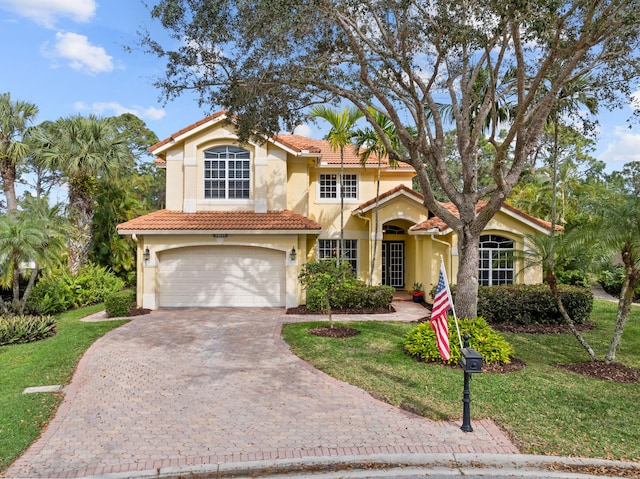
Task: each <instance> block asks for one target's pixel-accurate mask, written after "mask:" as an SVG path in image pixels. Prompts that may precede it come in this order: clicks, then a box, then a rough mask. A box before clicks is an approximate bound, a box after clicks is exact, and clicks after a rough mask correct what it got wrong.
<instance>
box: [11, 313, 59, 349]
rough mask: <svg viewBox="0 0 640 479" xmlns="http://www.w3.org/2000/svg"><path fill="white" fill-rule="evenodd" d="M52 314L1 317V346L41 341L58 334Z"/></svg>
mask: <svg viewBox="0 0 640 479" xmlns="http://www.w3.org/2000/svg"><path fill="white" fill-rule="evenodd" d="M56 332H57V331H56V320H55V319H54V318H53V317H52V316H6V317H0V346H4V345H7V344H23V343H32V342H34V341H40V340H41V339H45V338H48V337H50V336H53V335H54V334H56Z"/></svg>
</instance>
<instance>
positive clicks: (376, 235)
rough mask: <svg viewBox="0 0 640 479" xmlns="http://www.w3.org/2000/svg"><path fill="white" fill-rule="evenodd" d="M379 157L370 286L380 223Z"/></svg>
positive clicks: (379, 161)
mask: <svg viewBox="0 0 640 479" xmlns="http://www.w3.org/2000/svg"><path fill="white" fill-rule="evenodd" d="M380 163H381V160H380V157H378V180H377V181H376V207H375V213H374V214H375V224H374V229H373V231H374V233H373V234H374V240H373V255H372V256H371V270H370V271H369V281H368V285H369V286H371V283H372V281H373V272H374V271H375V270H376V254H377V253H378V226H379V223H380V214H379V211H378V206H379V203H380Z"/></svg>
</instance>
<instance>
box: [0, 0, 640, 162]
mask: <svg viewBox="0 0 640 479" xmlns="http://www.w3.org/2000/svg"><path fill="white" fill-rule="evenodd" d="M150 3H153V2H152V1H151V2H150ZM140 27H149V28H150V29H151V30H152V31H154V28H153V27H154V25H152V23H151V19H150V16H149V14H148V12H147V10H146V8H145V7H144V5H143V4H142V2H141V1H140V0H103V1H100V2H97V1H95V0H0V44H1V45H2V46H3V48H2V52H3V53H2V60H3V67H4V68H3V72H2V74H0V92H7V91H8V92H10V93H11V96H12V99H13V100H18V99H19V100H26V101H29V102H31V103H35V104H36V105H37V106H38V107H39V109H40V114H39V116H38V122H40V121H45V120H55V119H57V118H60V117H64V116H69V115H74V114H78V113H80V114H90V113H94V114H97V115H99V116H113V115H119V114H121V113H124V112H131V113H134V114H135V115H137V116H138V117H140V118H141V119H143V120H144V121H145V122H146V123H147V126H148V127H149V128H151V129H152V130H153V131H155V132H156V134H157V135H158V137H159V138H160V139H163V138H166V137H167V136H169V135H170V134H171V133H173V132H175V131H178V130H180V129H181V128H183V127H185V126H187V125H190V124H191V123H194V122H195V121H197V120H199V119H201V118H202V117H203V116H205V115H207V114H209V113H211V111H209V110H207V109H205V108H200V107H198V104H197V102H196V100H195V99H194V98H189V97H181V98H179V99H177V100H174V101H172V102H170V103H168V104H166V105H163V104H162V102H161V101H160V100H159V98H158V96H159V92H158V90H156V89H155V88H154V87H153V85H152V83H153V79H154V78H156V77H158V76H161V75H162V73H163V63H162V61H160V60H159V59H157V58H156V57H153V56H150V55H145V54H142V52H140V51H136V50H135V49H134V52H133V53H129V52H127V51H125V46H135V45H136V43H137V38H138V36H137V33H136V32H137V31H138V30H139V29H140ZM155 31H156V32H157V33H158V34H160V35H162V34H163V32H161V30H158V29H157V28H155ZM214 110H215V109H214ZM630 115H631V109H630V108H626V109H624V110H619V111H616V112H613V113H608V112H607V113H604V114H602V115H601V117H600V136H599V138H598V148H597V151H596V153H595V156H596V157H598V158H599V159H601V160H603V161H605V162H606V163H607V169H608V170H614V169H615V170H619V169H621V168H622V165H623V164H624V163H627V162H629V161H637V160H640V126H634V127H633V129H628V128H627V124H626V119H627V118H628V117H629V116H630ZM297 132H298V133H300V134H304V135H307V136H311V137H314V138H320V137H321V136H322V133H321V132H320V130H319V129H318V128H317V127H316V126H315V125H311V126H303V127H302V128H300V129H299V130H298V131H297Z"/></svg>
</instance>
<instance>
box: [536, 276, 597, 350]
mask: <svg viewBox="0 0 640 479" xmlns="http://www.w3.org/2000/svg"><path fill="white" fill-rule="evenodd" d="M545 280H546V281H547V284H548V285H549V288H550V289H551V294H553V297H554V298H555V300H556V305H557V306H558V310H559V311H560V314H561V315H562V317H563V318H564V320H565V322H566V323H567V325H568V326H569V329H570V330H571V332H572V333H573V335H574V336H575V337H576V339H577V340H578V342H579V343H580V344H581V345H582V347H583V348H584V349H585V351H587V353H588V354H589V356H591V359H592V360H593V361H597V360H598V356H597V355H596V353H595V351H594V350H593V348H592V347H591V346H590V345H589V343H588V342H587V340H586V339H584V337H583V336H582V334H581V333H580V331H578V329H577V328H576V324H575V323H574V322H573V319H571V316H569V313H567V310H566V309H564V304H562V299H561V298H560V292H559V291H558V280H557V279H556V275H555V274H554V272H553V270H552V269H550V270H549V271H547V275H546V278H545Z"/></svg>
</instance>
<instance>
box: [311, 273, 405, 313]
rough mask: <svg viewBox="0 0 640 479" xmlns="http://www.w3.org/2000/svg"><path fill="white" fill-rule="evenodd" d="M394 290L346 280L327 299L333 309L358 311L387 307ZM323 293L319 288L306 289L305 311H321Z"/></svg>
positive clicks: (322, 307) (349, 279)
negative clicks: (360, 309)
mask: <svg viewBox="0 0 640 479" xmlns="http://www.w3.org/2000/svg"><path fill="white" fill-rule="evenodd" d="M394 293H395V289H394V288H393V287H391V286H367V285H366V284H365V283H364V282H363V281H360V280H357V279H353V278H347V279H346V280H345V281H343V282H342V283H341V284H340V285H339V286H338V287H337V288H336V290H335V291H334V292H333V294H331V298H330V299H329V301H330V303H331V308H333V309H359V308H378V307H384V308H386V307H388V306H389V305H390V304H391V301H392V300H393V294H394ZM324 307H325V306H324V293H323V291H322V290H321V289H320V288H314V287H313V286H310V287H308V288H307V309H308V310H309V311H322V310H323V309H324Z"/></svg>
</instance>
